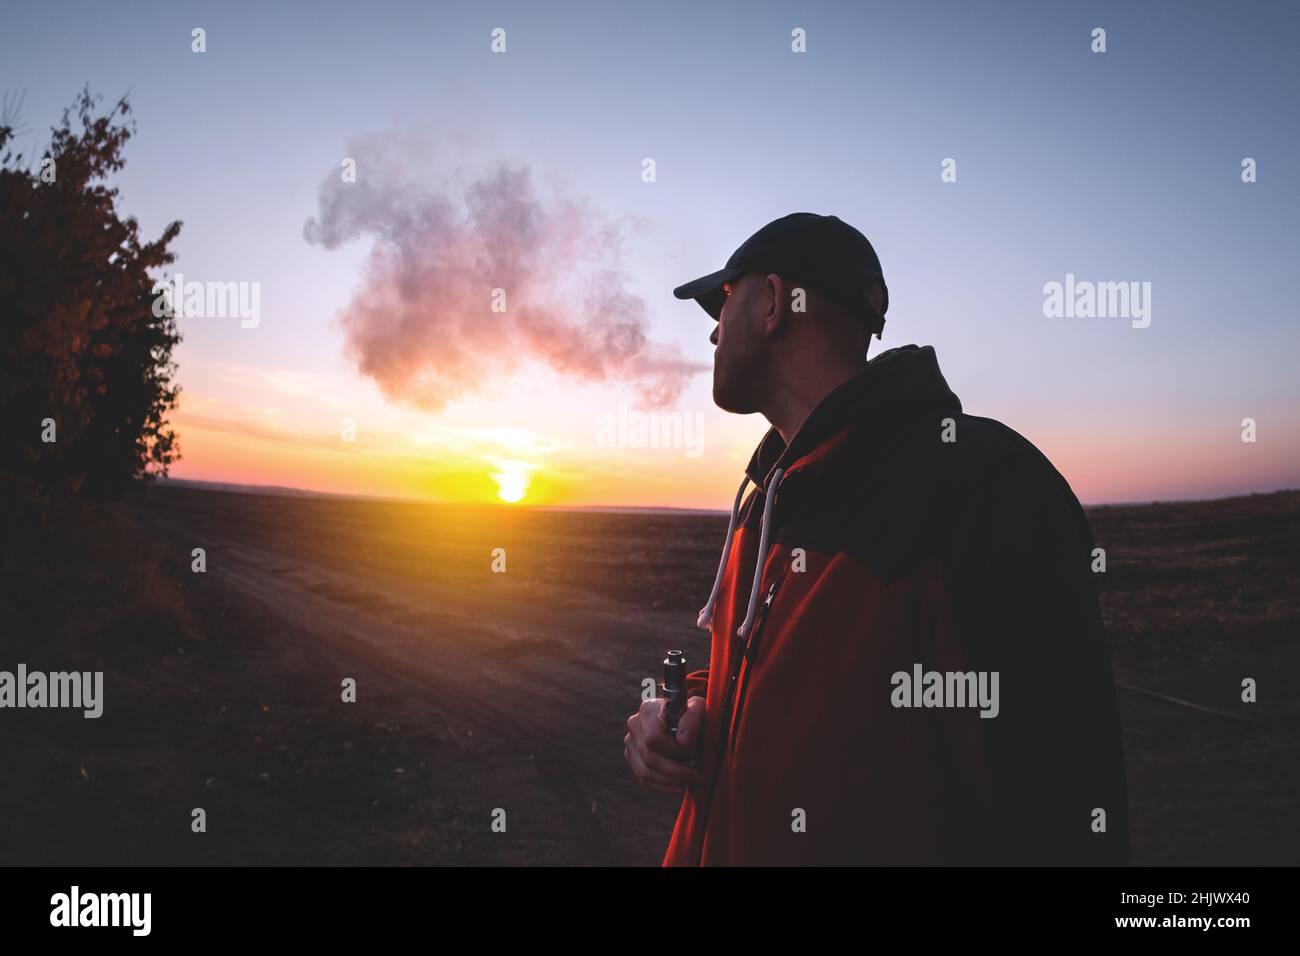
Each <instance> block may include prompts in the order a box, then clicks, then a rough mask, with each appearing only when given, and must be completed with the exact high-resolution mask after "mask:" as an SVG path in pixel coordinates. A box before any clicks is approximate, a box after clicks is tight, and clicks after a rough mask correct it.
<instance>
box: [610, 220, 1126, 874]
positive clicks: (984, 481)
mask: <svg viewBox="0 0 1300 956" xmlns="http://www.w3.org/2000/svg"><path fill="white" fill-rule="evenodd" d="M675 294H676V295H677V297H678V298H682V299H688V298H689V299H695V300H696V301H697V302H698V303H699V304H700V305H701V306H703V308H704V309H705V311H707V312H708V313H709V315H710V316H712V317H713V318H714V319H715V320H717V322H718V325H717V327H716V328H715V329H714V330H713V335H712V336H711V339H710V341H712V342H713V343H714V344H715V345H716V346H717V348H716V351H715V353H714V369H713V398H714V401H715V402H716V403H717V404H718V406H719V407H721V408H723V409H726V410H727V411H730V412H736V413H738V414H750V413H753V412H758V413H760V414H762V415H763V416H764V417H765V418H766V419H767V420H768V421H769V422H770V423H771V425H772V427H771V429H770V430H769V432H768V433H767V436H766V437H765V438H764V439H763V441H762V442H761V443H760V444H759V446H758V448H757V449H756V450H755V452H754V454H753V457H752V458H751V460H750V462H749V466H748V468H747V469H746V482H745V483H742V484H741V490H740V492H738V493H737V496H736V504H735V507H734V508H733V511H732V520H731V526H730V528H729V529H728V532H727V539H726V543H725V546H724V548H723V553H722V561H721V564H720V566H719V569H718V576H717V579H716V580H715V582H714V587H713V593H712V594H711V595H710V597H709V601H708V604H707V605H706V606H705V608H704V610H703V611H702V612H701V613H700V624H701V626H702V627H708V628H710V629H711V632H712V642H713V646H712V653H711V658H710V662H709V667H708V668H707V669H706V670H703V671H697V672H695V673H693V674H692V675H691V676H690V680H689V686H688V693H689V694H690V695H691V696H690V699H689V701H688V705H687V712H686V714H685V716H684V718H683V719H682V721H681V723H680V725H679V729H678V733H677V736H676V738H675V739H674V738H673V737H672V736H670V735H669V733H668V730H667V728H666V726H665V725H664V721H663V719H662V717H661V716H660V713H659V708H660V703H661V701H647V702H645V703H644V704H643V705H642V707H641V708H640V710H639V711H638V712H637V713H636V714H634V715H632V717H630V718H629V719H628V722H627V726H628V733H627V736H626V737H625V739H624V746H625V749H624V755H625V757H626V759H627V761H628V764H629V766H630V767H631V769H632V771H633V772H634V773H635V775H636V776H637V778H638V779H640V780H641V781H642V782H643V783H645V784H646V785H648V786H651V787H654V788H656V789H660V790H665V791H668V792H674V793H676V792H681V791H682V789H683V788H684V789H685V793H684V797H683V800H682V805H681V810H680V812H679V814H678V817H677V825H676V827H675V829H674V831H673V834H672V839H671V842H670V844H669V846H668V852H667V855H666V856H665V859H664V863H665V865H694V864H779V865H786V864H833V863H856V864H869V863H995V864H997V863H1015V864H1029V863H1033V864H1040V863H1041V864H1095V863H1124V862H1127V859H1128V812H1127V805H1126V797H1125V779H1124V760H1123V750H1122V742H1121V735H1120V726H1119V719H1118V713H1117V709H1116V703H1115V694H1114V686H1113V683H1112V678H1111V671H1110V661H1109V656H1108V651H1107V647H1106V640H1105V632H1104V630H1103V626H1102V620H1101V612H1100V608H1099V605H1098V601H1097V595H1096V589H1095V586H1094V582H1093V578H1092V571H1091V562H1092V560H1093V554H1092V549H1093V542H1092V537H1091V532H1090V530H1089V527H1088V522H1087V519H1086V517H1085V516H1084V513H1083V510H1082V509H1081V508H1080V506H1079V503H1078V501H1077V500H1076V498H1075V496H1074V494H1073V493H1072V492H1071V490H1070V487H1069V485H1068V484H1067V483H1066V482H1065V479H1064V478H1062V477H1061V475H1060V474H1059V473H1058V472H1057V471H1056V470H1055V469H1054V468H1053V467H1052V465H1051V464H1050V463H1049V462H1048V461H1047V459H1046V458H1044V457H1043V455H1042V454H1041V453H1040V452H1039V451H1038V450H1037V449H1036V448H1034V446H1033V445H1031V444H1030V443H1029V442H1028V441H1027V440H1026V439H1024V438H1022V437H1021V436H1020V435H1018V434H1016V433H1015V432H1014V431H1012V430H1011V429H1009V428H1007V427H1006V426H1004V425H1002V424H1000V423H998V422H995V421H992V420H990V419H987V418H976V417H973V416H970V415H966V414H963V412H962V407H961V403H960V402H959V401H958V399H957V396H956V395H954V394H953V393H952V391H951V390H950V389H949V388H948V385H947V383H946V382H945V381H944V378H943V375H942V374H941V373H940V371H939V366H938V363H937V360H936V357H935V352H934V350H933V349H932V348H930V347H928V346H927V347H924V348H918V347H916V346H914V345H909V346H904V347H902V348H897V349H893V350H890V351H888V352H885V353H883V354H881V355H880V356H878V357H877V358H875V359H873V360H871V361H870V362H868V361H867V360H866V351H867V345H868V343H869V341H870V338H871V335H872V334H875V335H877V337H879V335H880V333H881V331H882V330H883V327H884V322H885V320H884V314H885V312H886V311H887V310H888V308H889V292H888V288H887V287H886V285H885V281H884V276H883V274H882V272H881V268H880V262H879V259H878V258H877V257H876V253H875V251H874V249H873V248H872V246H871V244H870V243H869V242H868V241H867V239H866V238H865V237H864V236H863V235H862V234H861V233H860V232H858V231H857V230H856V229H854V228H853V227H851V226H849V225H847V224H845V223H844V222H842V221H840V220H839V219H837V218H835V217H834V216H817V215H813V214H811V213H795V214H794V215H791V216H786V217H784V218H782V219H778V220H776V221H775V222H772V223H769V224H768V225H767V226H764V227H763V228H762V229H760V230H759V231H758V232H757V233H755V234H754V235H753V236H752V237H750V239H749V240H747V241H746V242H745V243H744V245H742V246H741V247H740V248H739V249H738V250H736V253H735V254H734V255H733V256H732V257H731V259H730V260H728V262H727V265H726V267H725V268H723V269H721V270H719V271H718V272H715V273H713V274H711V275H708V276H705V277H704V278H702V279H697V280H696V281H694V282H690V283H687V284H686V285H684V286H682V287H680V288H678V289H677V290H676V291H675ZM748 482H752V483H753V484H754V485H755V488H754V489H753V491H752V492H751V493H750V494H749V495H748V496H747V497H745V496H744V490H745V486H746V483H748Z"/></svg>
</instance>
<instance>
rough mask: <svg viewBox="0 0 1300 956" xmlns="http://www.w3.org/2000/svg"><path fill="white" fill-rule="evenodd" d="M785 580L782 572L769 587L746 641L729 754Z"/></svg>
mask: <svg viewBox="0 0 1300 956" xmlns="http://www.w3.org/2000/svg"><path fill="white" fill-rule="evenodd" d="M784 580H785V574H782V575H781V576H780V577H778V578H777V579H776V580H775V581H773V582H772V586H771V587H770V588H768V589H767V596H766V597H765V598H764V599H763V604H762V607H761V608H760V609H759V612H758V615H757V617H756V618H755V620H754V630H753V632H752V633H751V634H750V635H749V640H747V641H746V642H745V649H744V652H743V654H742V657H743V666H744V671H745V673H744V676H743V677H742V678H741V681H740V695H739V697H737V698H736V706H735V713H733V714H732V715H731V725H730V730H729V731H728V734H727V737H728V743H727V752H728V753H729V754H734V753H735V752H736V739H737V738H738V737H739V736H740V718H741V715H742V713H743V712H744V708H745V696H746V694H747V692H748V691H749V676H750V672H751V671H753V669H754V664H755V663H756V662H757V660H758V639H759V637H760V636H761V635H762V632H763V625H764V624H765V623H766V622H767V615H768V614H769V613H770V612H771V610H772V601H773V600H774V599H775V598H776V592H777V588H779V587H780V586H781V582H782V581H784Z"/></svg>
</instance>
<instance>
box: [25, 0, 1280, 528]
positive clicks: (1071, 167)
mask: <svg viewBox="0 0 1300 956" xmlns="http://www.w3.org/2000/svg"><path fill="white" fill-rule="evenodd" d="M196 26H198V27H203V28H204V29H206V31H207V44H208V52H206V53H204V54H202V55H199V54H195V53H192V52H191V50H190V31H191V29H192V28H194V27H196ZM1098 26H1100V27H1104V28H1105V29H1106V31H1107V41H1108V48H1109V49H1108V52H1106V53H1105V54H1093V53H1091V52H1090V49H1089V46H1090V32H1091V30H1092V29H1093V28H1094V27H1098ZM494 27H503V28H505V29H506V31H507V41H508V52H507V53H505V54H504V55H497V54H493V53H492V52H491V51H490V49H489V42H490V32H491V30H492V29H493V28H494ZM795 27H802V28H804V29H806V31H807V37H808V40H807V43H808V52H807V53H806V54H794V53H792V52H791V50H790V32H791V30H792V29H793V28H795ZM1297 49H1300V12H1298V10H1297V8H1296V6H1295V5H1294V4H1290V3H1246V4H1239V5H1227V4H1215V5H1210V4H1194V3H1172V2H1167V3H1143V4H1131V3H1047V2H1033V3H1006V4H990V3H979V4H974V3H960V2H953V3H889V4H886V3H872V4H856V3H838V4H793V3H792V4H767V3H753V2H750V3H733V4H714V3H710V4H697V3H691V4H685V3H683V4H669V3H655V4H641V5H631V4H629V5H616V4H597V3H593V4H545V5H541V4H536V3H513V4H492V3H472V4H470V3H466V4H435V3H383V2H376V3H367V4H360V3H347V4H343V3H340V4H319V3H317V4H305V3H304V4H301V5H280V4H275V5H268V4H254V3H247V4H245V3H210V4H188V3H166V4H162V3H159V4H143V3H131V4H115V5H105V4H98V3H84V4H62V3H42V4H32V5H25V6H16V5H15V6H10V7H9V8H7V9H6V12H5V17H4V28H3V33H0V89H3V90H6V91H15V90H24V89H25V90H26V91H27V96H26V101H25V105H24V107H23V114H22V115H23V118H24V119H25V121H26V123H27V125H28V127H29V128H30V131H29V132H28V133H27V134H26V135H25V136H24V137H22V138H21V139H20V140H19V142H18V144H17V145H18V146H19V148H21V149H23V150H25V151H29V150H32V149H34V148H38V147H39V146H40V145H41V144H42V143H43V142H44V141H45V139H46V130H47V128H48V126H49V125H51V124H52V123H54V122H55V121H56V120H57V118H58V116H59V115H60V112H61V110H62V108H63V107H64V106H66V105H67V104H68V103H70V102H71V101H72V99H73V98H74V96H75V95H76V93H77V91H78V90H79V89H80V88H81V86H82V85H83V84H89V85H90V87H91V89H92V90H93V91H94V92H97V93H101V94H103V95H104V96H105V97H106V98H110V99H112V98H116V97H117V96H119V95H121V94H123V93H125V92H127V91H129V92H130V99H131V102H132V104H133V106H134V111H135V118H136V120H137V122H138V125H139V132H138V135H137V136H136V137H135V138H134V139H133V140H132V141H131V143H130V144H129V146H128V153H127V166H126V169H125V170H124V171H123V172H122V174H121V175H120V177H119V179H118V183H119V185H120V186H121V188H122V203H121V208H122V209H124V210H125V211H126V212H129V213H131V214H133V215H135V216H136V217H137V218H138V219H139V221H140V224H141V227H142V233H143V235H144V236H145V237H147V238H153V237H154V236H156V235H157V234H158V233H159V232H161V230H162V229H163V227H164V226H165V224H166V223H167V222H169V221H171V220H173V219H180V220H182V221H183V223H184V227H183V229H182V232H181V235H180V238H179V240H178V241H177V242H176V243H175V245H174V248H175V250H176V251H177V252H178V254H179V258H178V260H177V263H176V264H175V266H174V268H175V270H177V271H180V272H182V273H183V274H184V275H185V276H186V277H187V278H191V279H205V280H214V281H258V282H260V283H261V296H262V316H261V324H260V325H259V326H258V327H257V328H256V329H242V328H240V325H239V322H238V320H237V319H182V320H181V322H180V328H181V332H182V334H183V335H184V342H183V344H182V345H181V346H180V347H179V349H178V350H177V354H176V358H177V361H178V363H179V366H180V374H179V379H180V382H181V385H182V387H183V389H184V393H183V399H182V405H181V408H180V410H179V413H178V414H177V416H176V423H177V426H178V430H179V432H180V436H181V447H182V452H183V454H184V459H183V460H182V461H181V462H180V463H179V464H178V465H177V466H175V467H174V469H173V475H175V476H176V477H184V478H195V479H207V480H214V481H230V482H241V483H255V484H272V485H288V486H294V487H302V488H310V489H316V490H324V491H336V492H348V493H364V494H375V495H399V496H409V497H421V498H437V499H452V500H492V499H494V498H495V497H496V493H497V490H498V483H497V482H495V481H494V480H493V478H492V477H491V476H492V475H493V474H494V473H495V474H500V473H502V470H503V469H504V470H505V471H506V472H509V473H514V474H516V475H519V474H522V475H524V476H525V478H526V479H527V482H528V493H527V495H526V496H525V498H524V501H525V502H532V503H538V504H559V505H598V504H599V505H615V504H617V505H637V506H683V507H706V508H719V507H726V506H727V505H729V503H730V499H731V497H732V495H733V493H734V489H735V485H736V484H737V483H738V481H739V479H740V476H741V470H742V468H743V465H744V463H745V461H746V460H747V458H748V456H749V453H750V451H751V449H752V446H753V445H754V443H755V442H756V441H757V440H758V439H759V438H760V437H761V435H762V433H763V431H764V430H765V428H766V423H765V422H763V421H762V420H761V419H759V418H758V417H757V416H748V417H744V418H741V417H736V416H729V415H726V414H723V413H722V412H720V411H718V410H717V409H716V408H714V407H713V406H712V402H711V400H710V379H709V375H708V373H707V372H706V373H704V374H701V375H698V376H695V377H694V379H693V380H692V382H691V384H690V386H689V387H688V388H687V389H686V391H685V392H684V393H683V394H682V396H681V398H680V400H679V401H678V402H677V403H676V404H675V406H674V408H675V409H676V410H678V411H680V412H682V413H685V414H691V415H700V416H702V418H701V423H702V429H703V431H702V435H703V446H702V454H700V455H699V456H698V457H689V456H688V455H687V454H686V453H685V450H684V449H680V448H678V449H663V448H659V449H654V448H645V449H627V448H605V447H600V446H599V443H598V425H599V421H600V420H599V418H598V416H600V415H602V414H605V415H612V414H616V413H617V411H618V409H619V406H620V405H624V406H634V405H635V403H636V402H637V394H636V392H635V390H634V389H632V388H631V387H630V386H629V385H628V383H625V382H622V383H621V382H617V381H604V382H586V383H581V382H574V381H571V380H569V379H567V378H566V377H564V376H561V375H558V374H556V373H555V372H553V371H552V370H550V369H549V368H547V367H544V366H542V365H540V364H537V363H533V364H527V363H525V365H524V366H523V367H519V368H515V369H514V370H513V371H512V372H511V373H510V374H502V375H499V376H493V377H492V380H491V381H488V382H485V383H484V385H483V387H482V388H481V389H480V390H479V391H478V392H477V393H476V394H473V395H467V396H465V397H463V398H461V399H459V400H457V401H454V402H452V403H451V404H450V405H448V406H447V407H445V408H443V409H442V410H440V411H437V412H431V411H427V410H422V409H418V408H414V407H411V406H408V405H406V404H403V403H402V402H400V401H393V400H391V399H390V398H387V397H385V395H384V393H383V392H382V391H381V389H380V388H379V387H378V386H377V384H376V383H375V382H374V381H373V380H372V379H370V378H368V377H367V376H366V375H364V374H362V373H361V372H359V371H358V369H357V366H356V362H355V361H353V360H352V359H351V358H349V356H348V354H347V353H346V350H345V348H344V344H345V335H344V332H343V329H342V328H341V326H340V322H339V316H340V314H341V312H342V311H343V310H345V309H346V308H347V307H348V305H349V302H350V301H351V299H352V296H353V294H354V292H355V291H356V290H357V289H358V288H359V287H360V285H361V283H362V281H363V279H364V276H365V269H366V261H367V254H368V252H369V248H368V242H367V241H361V242H354V243H351V244H348V245H344V246H343V247H341V248H338V249H333V250H327V249H324V248H322V247H321V246H318V245H311V244H309V243H308V242H307V241H305V239H304V237H303V224H304V222H305V221H306V220H307V219H308V218H309V217H314V216H317V215H319V206H318V195H319V193H320V189H321V184H322V183H323V182H324V181H325V180H326V179H327V178H329V177H331V176H333V177H337V175H338V169H339V163H340V161H341V159H342V158H343V157H345V156H348V155H350V152H349V149H350V147H351V144H354V143H356V142H358V141H359V140H360V139H361V138H364V137H378V138H379V139H378V140H377V141H378V142H381V143H383V142H391V141H396V139H395V138H400V137H405V136H412V137H419V138H421V139H423V140H425V141H428V142H432V143H433V144H435V147H436V150H437V152H438V155H439V156H440V157H443V158H449V159H448V161H454V162H456V163H459V164H461V165H462V166H463V167H464V166H467V167H471V168H472V167H474V164H486V163H487V162H488V161H490V160H504V161H508V162H511V163H515V164H519V165H526V166H527V167H528V168H529V170H530V172H531V174H532V176H533V178H534V180H535V181H536V182H537V183H538V184H539V185H540V188H544V189H546V190H553V191H554V194H555V195H558V196H563V197H569V198H571V199H573V200H575V201H581V202H583V203H585V204H586V205H587V207H589V208H590V209H592V210H595V211H597V212H598V214H599V216H600V217H603V218H604V219H605V220H608V221H618V222H625V223H628V224H630V225H629V228H628V229H626V230H625V235H624V241H623V243H622V245H621V246H620V247H619V248H620V261H619V267H620V268H621V269H622V270H624V271H625V272H626V273H627V275H628V276H629V277H630V278H631V282H632V290H633V291H634V292H636V293H638V294H639V295H640V296H641V297H642V298H643V299H644V302H645V306H646V310H647V318H648V321H649V324H650V330H651V334H652V336H653V338H654V340H655V341H656V342H659V343H665V344H676V345H677V346H678V347H679V348H680V350H681V352H682V354H683V356H684V357H685V358H686V359H688V360H690V361H693V362H698V363H701V364H704V365H707V364H709V363H711V359H712V347H711V346H710V345H709V343H708V341H707V336H708V334H709V333H710V331H711V330H712V322H711V321H710V320H709V319H708V318H707V317H706V316H705V315H704V314H703V312H701V311H700V310H699V309H698V307H697V306H695V305H694V304H693V303H681V302H678V301H677V300H675V299H674V298H673V297H672V294H671V290H672V288H673V286H675V285H677V284H679V283H681V282H683V281H685V280H687V279H691V278H694V277H695V276H697V275H700V274H703V273H705V272H709V271H712V270H713V269H715V268H718V267H720V266H721V265H722V263H723V262H724V261H725V259H726V258H727V256H728V255H729V254H730V253H731V252H732V250H733V249H734V248H735V246H737V245H738V244H739V243H740V242H741V241H742V240H743V239H744V238H745V237H747V236H748V235H749V234H750V233H751V232H753V231H754V230H755V229H757V228H758V227H759V226H761V225H762V224H764V223H765V222H767V221H769V220H771V219H773V218H776V217H777V216H780V215H784V214H785V213H788V212H792V211H796V210H810V211H814V212H823V213H835V214H837V215H839V216H840V217H841V218H843V219H845V220H847V221H848V222H850V223H852V224H854V225H856V226H857V227H858V228H860V229H861V230H862V231H863V232H864V233H866V235H867V236H868V237H869V238H870V239H871V240H872V242H873V244H874V245H875V246H876V248H877V250H878V252H879V254H880V257H881V260H882V263H883V265H884V271H885V276H886V279H887V280H888V283H889V288H890V310H889V316H888V318H889V324H888V326H887V329H886V332H885V338H884V341H883V343H881V344H880V345H879V346H877V348H885V347H893V346H897V345H903V344H907V343H911V342H915V343H919V344H931V345H934V346H935V347H936V349H937V351H938V354H939V359H940V364H941V366H942V368H943V370H944V372H945V374H946V376H947V378H948V381H949V383H950V384H951V385H952V387H953V389H954V390H955V391H956V392H957V394H958V395H959V396H960V397H961V398H962V401H963V404H964V406H965V409H966V411H968V412H970V413H973V414H977V415H987V416H991V417H994V418H998V419H1000V420H1002V421H1004V422H1006V423H1007V424H1009V425H1010V426H1012V427H1013V428H1015V429H1016V430H1018V431H1020V432H1021V433H1022V434H1024V435H1025V436H1027V437H1028V438H1029V439H1030V440H1032V441H1033V442H1035V443H1036V444H1037V445H1038V446H1039V447H1040V448H1042V449H1043V451H1044V452H1045V453H1046V454H1047V455H1048V457H1049V458H1051V459H1052V460H1053V462H1054V463H1055V464H1056V465H1057V467H1058V468H1059V469H1060V470H1061V471H1062V472H1063V473H1064V474H1065V476H1066V477H1067V478H1068V479H1069V480H1070V482H1071V484H1072V485H1073V486H1074V488H1075V491H1076V493H1077V494H1078V495H1079V497H1080V499H1082V500H1083V501H1084V502H1085V503H1101V502H1115V501H1146V500H1155V499H1174V498H1195V497H1216V496H1222V495H1229V494H1239V493H1245V492H1251V491H1269V490H1274V489H1277V488H1282V487H1297V486H1300V375H1297V372H1296V366H1297V357H1298V355H1300V348H1298V346H1300V325H1298V324H1297V320H1298V319H1300V316H1297V308H1296V292H1295V290H1294V289H1293V288H1292V286H1293V285H1294V284H1295V282H1296V279H1297V276H1298V275H1300V270H1297V268H1296V262H1297V260H1298V259H1300V237H1298V235H1297V229H1296V222H1297V212H1298V211H1300V202H1298V201H1297V200H1298V199H1300V182H1298V181H1297V178H1296V177H1295V176H1294V174H1293V173H1291V172H1289V171H1288V169H1287V167H1286V165H1285V164H1286V163H1287V162H1289V161H1291V159H1292V158H1293V157H1295V156H1296V155H1300V134H1298V133H1297V124H1296V121H1295V117H1296V102H1297V92H1300V82H1298V81H1300V57H1297V56H1296V55H1295V51H1296V50H1297ZM385 137H389V139H385ZM645 157H653V158H654V160H655V161H656V164H657V181H656V182H654V183H645V182H642V179H641V162H642V159H643V158H645ZM946 157H953V158H955V159H956V161H957V171H958V181H957V182H956V183H952V184H944V183H942V182H941V181H940V176H939V173H940V163H941V161H942V160H943V159H944V158H946ZM1243 157H1253V158H1254V159H1255V160H1256V161H1257V162H1258V175H1259V181H1258V182H1256V183H1254V184H1250V185H1246V184H1243V183H1242V182H1241V179H1240V163H1241V160H1242V159H1243ZM365 173H366V170H365V168H362V169H360V170H359V176H364V175H365ZM1066 273H1074V274H1075V275H1076V276H1077V277H1078V278H1079V279H1087V280H1094V281H1130V280H1136V281H1149V282H1150V283H1152V305H1153V314H1152V320H1151V325H1150V327H1149V328H1145V329H1134V328H1132V327H1131V324H1130V323H1129V322H1128V321H1127V320H1124V319H1079V318H1070V319H1049V318H1045V317H1044V316H1043V312H1042V303H1043V293H1042V289H1043V285H1044V283H1046V282H1050V281H1053V280H1055V281H1063V280H1064V278H1065V275H1066ZM1246 417H1251V418H1254V419H1255V420H1256V421H1257V423H1258V441H1257V442H1256V443H1255V444H1246V443H1243V442H1242V441H1241V421H1242V419H1243V418H1246ZM344 418H352V419H354V420H355V421H356V423H357V441H356V442H354V443H345V442H343V441H342V440H341V437H340V427H341V426H340V423H341V421H342V419H344Z"/></svg>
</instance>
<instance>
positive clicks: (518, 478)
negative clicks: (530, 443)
mask: <svg viewBox="0 0 1300 956" xmlns="http://www.w3.org/2000/svg"><path fill="white" fill-rule="evenodd" d="M493 464H494V465H496V466H497V469H498V470H497V471H494V472H492V474H491V476H490V477H491V478H492V480H493V481H495V482H496V485H497V497H498V498H500V499H501V500H502V501H504V502H505V503H506V504H511V505H513V504H518V503H519V502H521V501H523V500H524V496H525V495H527V494H528V485H529V482H530V479H531V474H532V471H533V470H534V469H535V468H536V467H537V466H536V465H531V464H529V463H528V462H523V461H513V460H509V459H495V460H494V461H493Z"/></svg>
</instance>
